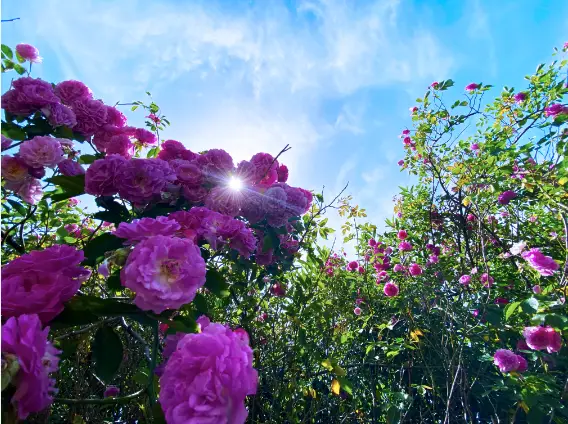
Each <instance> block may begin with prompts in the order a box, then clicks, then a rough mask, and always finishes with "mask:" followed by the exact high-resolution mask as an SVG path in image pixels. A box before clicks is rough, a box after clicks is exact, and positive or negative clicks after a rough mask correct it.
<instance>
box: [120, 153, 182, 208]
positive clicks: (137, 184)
mask: <svg viewBox="0 0 568 424" xmlns="http://www.w3.org/2000/svg"><path fill="white" fill-rule="evenodd" d="M175 179H176V175H175V172H174V171H173V170H172V169H171V167H170V165H169V164H168V163H167V162H166V161H163V160H161V159H132V160H130V161H128V162H126V164H125V165H124V166H122V167H121V168H120V169H119V170H118V175H117V181H120V184H119V185H118V192H119V194H120V196H122V197H123V198H124V199H126V200H128V201H130V202H132V203H135V204H145V203H147V202H149V201H150V200H152V199H153V198H155V197H158V196H159V195H160V194H161V193H162V192H163V191H165V189H166V187H167V185H168V184H171V183H173V182H174V181H175Z"/></svg>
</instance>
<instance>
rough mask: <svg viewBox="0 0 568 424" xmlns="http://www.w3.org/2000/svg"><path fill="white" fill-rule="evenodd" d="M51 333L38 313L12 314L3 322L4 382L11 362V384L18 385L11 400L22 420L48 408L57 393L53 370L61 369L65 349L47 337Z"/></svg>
mask: <svg viewBox="0 0 568 424" xmlns="http://www.w3.org/2000/svg"><path fill="white" fill-rule="evenodd" d="M2 314H4V311H2ZM48 333H49V327H45V328H44V329H42V323H41V321H40V319H39V317H38V316H37V315H35V314H31V315H27V314H23V315H20V316H18V317H11V318H9V319H8V320H7V321H6V323H5V324H4V325H2V384H3V385H4V378H5V373H4V371H5V370H4V365H5V363H8V362H10V363H11V365H12V366H11V367H10V368H12V367H15V369H14V370H13V371H12V372H10V384H11V385H13V386H14V387H15V389H16V390H15V392H14V394H13V395H12V399H11V402H12V404H14V405H15V407H16V408H17V411H18V418H19V419H20V420H24V419H26V418H27V416H28V415H29V414H30V413H34V412H40V411H42V410H43V409H45V408H47V407H48V406H49V405H50V404H51V403H52V402H53V395H54V394H55V393H57V389H56V388H55V380H54V379H52V378H50V376H49V374H50V373H52V372H55V371H57V369H58V366H59V357H58V356H57V355H59V354H60V353H61V352H60V351H59V350H57V349H55V348H54V347H53V345H52V344H51V342H49V341H48V340H47V335H48ZM14 364H17V365H14Z"/></svg>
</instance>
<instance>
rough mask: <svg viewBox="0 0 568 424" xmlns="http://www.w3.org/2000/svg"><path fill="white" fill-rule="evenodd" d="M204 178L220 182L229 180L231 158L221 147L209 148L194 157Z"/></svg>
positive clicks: (231, 166)
mask: <svg viewBox="0 0 568 424" xmlns="http://www.w3.org/2000/svg"><path fill="white" fill-rule="evenodd" d="M196 162H197V165H198V166H199V167H200V168H201V172H202V173H203V175H204V177H205V179H206V180H208V181H210V182H212V183H215V184H222V183H223V182H227V181H229V178H230V176H231V174H232V173H233V169H234V165H233V158H232V157H231V155H229V154H228V153H227V152H226V151H224V150H222V149H211V150H208V151H207V153H205V154H203V155H199V156H198V157H197V159H196Z"/></svg>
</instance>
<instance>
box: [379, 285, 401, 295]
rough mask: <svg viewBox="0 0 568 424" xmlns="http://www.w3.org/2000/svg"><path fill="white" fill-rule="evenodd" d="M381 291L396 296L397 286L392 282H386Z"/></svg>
mask: <svg viewBox="0 0 568 424" xmlns="http://www.w3.org/2000/svg"><path fill="white" fill-rule="evenodd" d="M383 292H384V293H385V295H387V296H388V297H393V296H396V295H397V294H398V286H397V285H396V284H394V283H386V284H385V287H384V288H383Z"/></svg>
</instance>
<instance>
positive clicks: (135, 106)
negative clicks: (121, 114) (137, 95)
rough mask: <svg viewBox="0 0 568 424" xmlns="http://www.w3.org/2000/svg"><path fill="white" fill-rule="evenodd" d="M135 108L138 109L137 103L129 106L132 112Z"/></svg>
mask: <svg viewBox="0 0 568 424" xmlns="http://www.w3.org/2000/svg"><path fill="white" fill-rule="evenodd" d="M136 109H138V105H134V106H132V107H131V108H130V110H131V111H132V112H134V111H135V110H136Z"/></svg>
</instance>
